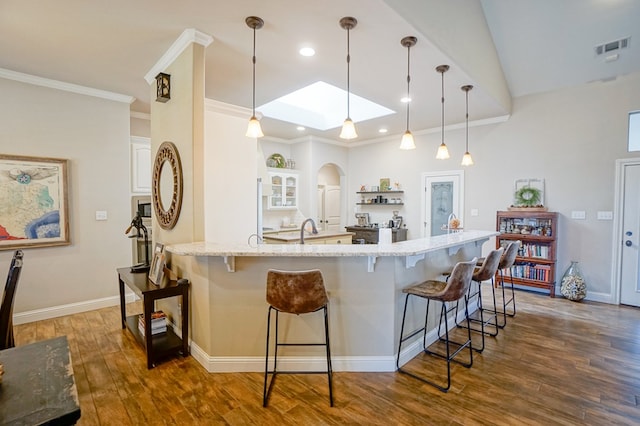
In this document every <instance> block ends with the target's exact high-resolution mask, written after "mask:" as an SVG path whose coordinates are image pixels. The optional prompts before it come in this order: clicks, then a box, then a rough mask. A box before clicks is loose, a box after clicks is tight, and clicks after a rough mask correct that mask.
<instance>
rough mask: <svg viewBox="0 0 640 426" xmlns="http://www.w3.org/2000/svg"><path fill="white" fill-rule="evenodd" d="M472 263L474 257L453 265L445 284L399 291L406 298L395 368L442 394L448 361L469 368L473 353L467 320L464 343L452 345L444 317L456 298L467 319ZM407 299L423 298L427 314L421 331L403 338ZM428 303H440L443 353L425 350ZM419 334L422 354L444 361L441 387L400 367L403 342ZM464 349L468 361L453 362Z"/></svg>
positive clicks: (423, 285)
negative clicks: (444, 352) (453, 348)
mask: <svg viewBox="0 0 640 426" xmlns="http://www.w3.org/2000/svg"><path fill="white" fill-rule="evenodd" d="M476 260H477V259H476V258H474V259H473V260H471V261H469V262H460V263H458V264H456V266H455V267H454V268H453V271H451V275H450V277H449V279H448V280H447V281H446V282H445V281H436V280H429V281H425V282H423V283H420V284H418V285H415V286H412V287H408V288H405V289H403V290H402V292H403V293H406V294H407V296H406V298H405V300H404V312H403V313H402V326H401V327H400V342H399V343H398V354H397V358H396V368H397V369H398V371H399V372H401V373H404V374H407V375H409V376H411V377H414V378H416V379H418V380H421V381H423V382H425V383H428V384H430V385H432V386H434V387H436V388H438V389H439V390H441V391H442V392H447V391H448V390H449V388H450V387H451V362H452V361H454V362H457V363H459V364H461V365H463V366H464V367H467V368H469V367H471V366H472V365H473V351H472V349H471V327H470V326H469V321H467V340H466V341H464V342H455V341H452V340H450V339H449V327H448V326H447V314H448V313H449V311H450V310H453V309H454V308H451V309H447V307H446V305H447V303H446V302H457V301H459V300H460V299H464V308H465V314H466V317H467V318H468V317H469V315H468V314H469V312H468V309H467V304H468V298H467V293H468V291H469V287H470V285H471V277H472V275H473V269H474V268H475V265H476ZM409 296H416V297H421V298H423V299H427V312H426V314H425V317H424V326H423V327H422V328H419V329H418V330H415V331H413V332H411V333H410V334H408V335H407V336H403V334H404V324H405V319H406V316H407V304H408V301H409ZM432 300H434V301H438V302H442V308H441V311H440V323H439V324H442V320H443V318H444V322H445V326H444V329H445V335H444V342H445V348H446V349H445V351H446V354H441V353H438V352H433V351H431V350H429V349H428V348H427V343H426V342H427V320H428V318H429V304H430V302H431V301H432ZM439 328H440V326H438V334H439V333H440V331H439ZM419 333H423V337H422V350H423V351H424V353H426V354H428V355H433V356H435V357H438V358H442V359H444V360H446V361H447V384H446V385H445V386H442V385H440V384H438V383H436V382H433V381H431V380H427V379H425V378H424V377H420V376H418V375H416V374H413V373H411V372H409V371H407V370H403V369H402V368H401V367H400V353H401V351H402V343H403V342H406V341H407V340H409V339H411V338H412V337H414V336H416V335H417V334H419ZM451 345H455V347H456V349H455V350H453V351H452V349H451ZM464 348H469V362H467V363H465V362H461V361H458V360H456V359H455V357H456V355H458V354H459V353H460V352H462V350H463V349H464Z"/></svg>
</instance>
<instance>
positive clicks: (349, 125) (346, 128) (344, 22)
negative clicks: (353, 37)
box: [340, 16, 358, 139]
mask: <svg viewBox="0 0 640 426" xmlns="http://www.w3.org/2000/svg"><path fill="white" fill-rule="evenodd" d="M357 23H358V21H357V20H356V18H353V17H351V16H345V17H344V18H342V19H340V26H341V27H342V29H344V30H347V118H346V119H345V120H344V124H343V125H342V131H341V132H340V138H341V139H354V138H357V137H358V133H357V132H356V126H355V125H354V124H353V121H352V120H351V115H350V110H349V107H350V105H349V95H350V87H349V77H350V75H349V71H350V64H351V55H350V51H349V47H350V46H349V45H350V40H349V32H350V31H351V30H352V29H353V28H355V26H356V24H357Z"/></svg>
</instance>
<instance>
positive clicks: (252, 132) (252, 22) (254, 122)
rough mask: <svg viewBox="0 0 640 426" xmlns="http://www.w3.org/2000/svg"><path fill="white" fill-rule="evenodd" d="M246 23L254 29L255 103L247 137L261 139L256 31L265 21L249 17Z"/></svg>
mask: <svg viewBox="0 0 640 426" xmlns="http://www.w3.org/2000/svg"><path fill="white" fill-rule="evenodd" d="M244 22H246V24H247V26H248V27H249V28H251V29H253V58H252V62H253V103H252V109H251V118H250V119H249V125H248V126H247V133H246V136H247V137H250V138H261V137H263V136H264V133H262V127H260V121H258V119H257V118H256V30H259V29H260V28H262V26H263V25H264V21H263V20H262V18H258V17H257V16H248V17H247V18H246V19H245V20H244Z"/></svg>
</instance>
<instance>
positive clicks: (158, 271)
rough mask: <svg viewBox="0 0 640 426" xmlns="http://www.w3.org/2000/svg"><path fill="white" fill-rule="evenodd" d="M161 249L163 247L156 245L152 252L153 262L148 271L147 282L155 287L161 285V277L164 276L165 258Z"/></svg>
mask: <svg viewBox="0 0 640 426" xmlns="http://www.w3.org/2000/svg"><path fill="white" fill-rule="evenodd" d="M163 249H164V245H162V244H156V248H155V250H154V252H153V262H152V263H151V268H150V269H149V281H151V282H152V283H154V284H155V285H160V284H161V283H162V277H163V276H164V267H165V263H166V257H165V254H164V250H163Z"/></svg>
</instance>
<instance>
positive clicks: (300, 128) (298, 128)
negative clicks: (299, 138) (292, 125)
mask: <svg viewBox="0 0 640 426" xmlns="http://www.w3.org/2000/svg"><path fill="white" fill-rule="evenodd" d="M296 129H297V130H298V131H300V132H304V131H305V130H307V128H306V127H304V126H298V127H296Z"/></svg>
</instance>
